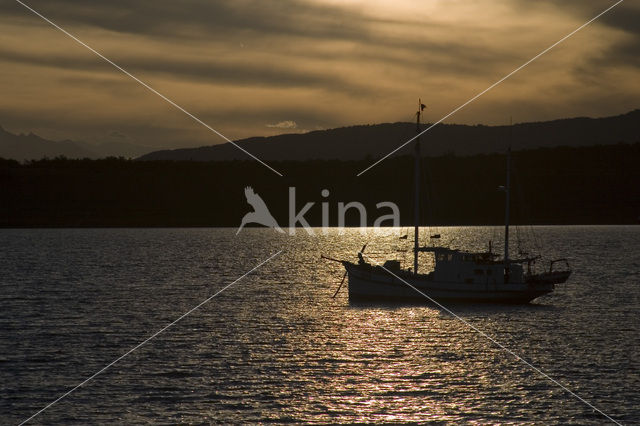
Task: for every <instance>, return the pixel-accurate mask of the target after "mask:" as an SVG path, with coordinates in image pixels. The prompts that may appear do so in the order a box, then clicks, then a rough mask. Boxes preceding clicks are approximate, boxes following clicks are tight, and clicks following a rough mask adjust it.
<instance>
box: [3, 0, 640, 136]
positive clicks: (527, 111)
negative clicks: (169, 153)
mask: <svg viewBox="0 0 640 426" xmlns="http://www.w3.org/2000/svg"><path fill="white" fill-rule="evenodd" d="M627 3H629V4H627ZM29 4H30V5H31V6H32V7H34V8H35V9H36V10H38V11H40V12H42V13H43V14H44V15H45V16H47V17H48V18H50V19H52V20H53V21H54V22H56V23H58V24H60V25H61V26H62V27H63V28H65V29H67V30H68V31H70V32H71V33H72V34H74V35H77V36H78V37H79V38H80V39H82V40H83V41H85V42H87V43H88V44H89V45H90V46H92V47H94V48H96V49H97V50H98V51H100V52H101V53H103V54H104V55H105V56H107V57H108V58H110V59H112V60H113V61H115V62H116V63H118V64H119V65H121V66H122V67H124V68H125V69H127V70H128V71H130V72H131V73H133V74H134V75H136V76H137V77H139V78H140V79H142V80H143V81H145V82H147V83H148V84H150V85H151V86H152V87H154V88H155V89H157V90H159V91H160V92H161V93H163V94H164V95H166V96H167V97H169V98H170V99H172V100H173V101H175V102H176V103H178V104H179V105H181V106H182V107H184V108H185V109H186V110H188V111H190V112H192V113H194V114H195V115H196V116H197V117H199V118H200V119H202V120H203V121H205V122H206V123H208V124H210V125H211V126H212V127H214V128H215V129H217V130H219V131H220V132H221V133H223V134H224V135H225V136H227V137H229V138H231V139H240V138H244V137H249V136H257V135H264V134H272V133H273V132H277V131H278V130H279V129H293V128H295V129H297V130H296V131H300V130H301V129H314V128H332V127H339V126H345V125H352V124H370V123H379V122H393V121H409V120H411V117H412V113H413V109H414V105H415V102H416V101H417V98H418V97H421V98H422V99H423V100H426V103H428V104H429V106H430V109H429V111H428V114H427V115H426V116H425V120H427V121H435V120H437V119H439V118H440V117H442V116H444V115H445V114H447V113H448V112H450V111H451V110H453V109H454V108H456V107H457V106H459V105H460V104H462V103H464V102H465V101H466V100H468V99H469V98H471V97H472V96H474V95H475V94H477V93H478V92H479V91H481V90H483V89H484V88H486V87H488V86H489V85H490V84H492V83H493V82H495V81H497V80H498V79H499V78H501V77H503V76H504V75H505V74H507V73H508V72H510V71H512V70H513V69H515V68H516V67H517V66H519V65H521V64H522V63H524V62H525V61H526V60H528V59H530V58H531V57H533V56H534V55H535V54H537V53H538V52H540V51H541V50H542V49H543V48H545V47H547V46H549V45H550V44H552V43H553V42H555V41H557V40H558V39H559V38H560V37H562V36H564V35H566V34H567V33H569V32H570V31H571V30H573V29H575V28H576V27H577V26H579V25H581V24H582V23H584V22H585V21H586V20H588V19H590V18H591V17H593V16H595V15H596V14H597V13H598V12H600V11H601V10H604V9H605V8H606V7H607V6H609V5H611V4H612V3H611V2H609V1H604V0H603V1H602V2H599V1H598V2H584V1H578V0H567V1H566V2H557V1H555V0H554V1H551V0H541V1H540V2H533V3H532V2H525V1H524V0H513V1H512V0H489V1H488V2H483V3H482V4H478V3H477V2H471V1H464V0H451V1H447V2H419V3H417V2H414V1H411V0H397V1H396V2H394V4H393V5H390V4H387V3H385V2H371V1H366V0H350V1H348V2H347V1H337V0H280V1H278V2H264V1H258V0H234V1H222V0H221V1H215V2H211V1H205V0H185V1H181V2H175V1H169V0H157V1H155V2H153V5H152V7H149V4H150V3H148V2H142V1H130V0H126V1H125V0H111V1H109V2H86V1H80V0H46V1H45V0H31V2H30V3H29ZM639 10H640V8H638V7H637V6H635V5H631V3H630V2H624V3H623V4H621V5H620V6H618V7H616V8H614V9H613V10H612V11H611V12H609V13H608V14H607V15H605V16H603V17H602V18H601V19H600V20H599V21H596V22H594V23H593V24H592V25H590V26H588V27H587V28H585V29H584V30H582V31H581V32H580V33H578V34H576V35H575V36H573V37H571V38H570V39H568V40H567V41H566V42H564V43H562V44H561V45H559V46H557V47H556V48H555V49H553V50H552V51H550V52H549V53H547V54H545V55H544V56H543V57H541V58H540V59H539V60H537V61H536V62H534V63H532V64H531V65H529V66H527V67H526V68H525V69H523V70H522V71H520V72H519V73H517V74H516V75H514V76H513V77H512V78H510V79H509V80H507V81H506V82H505V83H503V84H501V85H500V86H498V87H496V88H495V89H493V90H492V91H491V92H488V93H487V94H486V95H484V96H483V97H482V98H480V99H478V100H477V101H476V102H474V103H473V104H471V105H469V106H468V107H466V108H464V109H463V110H461V111H460V112H459V113H457V114H455V115H454V116H453V117H452V118H450V119H448V120H447V122H461V123H474V124H475V123H479V122H482V123H486V124H492V123H502V122H503V121H504V117H508V116H510V115H514V119H517V120H518V121H529V120H531V121H535V120H543V119H550V118H558V117H563V116H576V115H596V116H598V115H599V116H603V115H612V114H616V113H621V112H625V111H626V110H630V109H634V108H637V107H638V105H637V100H638V99H639V98H640V87H638V84H637V83H635V82H636V81H637V78H634V72H636V73H637V68H638V67H639V66H640V63H639V62H638V59H637V58H639V57H640V53H639V52H640V44H639V43H638V37H637V32H638V28H637V27H638V26H639V25H640V24H638V23H639V22H640V20H639V19H636V18H637V16H638V11H639ZM0 32H2V35H3V37H2V38H1V39H0V93H2V94H3V96H2V97H0V124H3V125H5V126H7V127H9V128H12V129H14V130H17V131H23V132H28V131H36V132H37V133H40V134H42V135H43V136H45V137H47V136H50V137H54V136H55V137H56V138H67V137H68V138H78V139H84V140H91V139H92V138H93V139H96V138H98V137H102V136H104V135H105V134H106V133H108V132H109V131H110V130H112V129H114V128H118V129H122V131H123V132H125V134H126V135H128V136H129V137H131V138H134V139H135V140H138V141H140V142H141V143H146V144H153V145H165V146H175V147H182V146H194V145H206V144H213V143H220V142H222V140H221V139H220V138H218V137H216V136H215V135H212V134H211V133H210V132H209V131H207V130H206V129H204V128H201V127H200V126H199V125H198V124H197V123H194V122H193V121H192V120H191V119H189V118H188V117H186V116H185V115H184V114H182V113H181V112H179V111H177V110H176V109H174V108H172V107H171V106H169V105H168V104H167V103H166V102H164V101H163V100H162V99H160V98H159V97H157V96H155V95H153V94H151V93H150V92H149V91H147V90H146V89H144V88H143V87H141V86H140V85H138V84H137V83H136V82H134V81H133V80H131V79H130V78H128V77H126V76H124V75H123V74H122V73H120V72H118V71H117V70H115V69H114V68H113V67H112V66H110V65H108V64H106V63H105V62H104V61H102V60H101V59H100V58H98V57H96V56H95V55H94V54H92V53H91V52H89V51H88V50H87V49H85V48H84V47H82V46H80V45H78V44H77V43H75V42H74V41H72V40H71V39H69V38H68V37H66V36H65V35H64V34H62V33H61V32H59V31H58V30H56V29H54V28H53V27H51V26H50V25H48V24H46V23H45V22H43V21H42V20H41V19H40V18H38V17H36V16H34V15H33V14H32V13H31V12H29V11H28V10H26V9H25V8H23V7H22V6H20V5H19V4H18V3H15V2H2V3H0ZM609 82H616V84H611V83H609ZM514 112H515V114H514ZM282 117H294V118H295V125H296V127H286V126H287V125H289V124H285V123H288V122H287V121H281V120H282ZM264 123H269V124H266V125H265V124H264Z"/></svg>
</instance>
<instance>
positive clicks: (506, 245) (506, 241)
mask: <svg viewBox="0 0 640 426" xmlns="http://www.w3.org/2000/svg"><path fill="white" fill-rule="evenodd" d="M510 121H511V120H510ZM512 126H513V123H510V125H509V147H508V148H507V182H506V186H505V193H506V196H505V203H504V282H505V283H507V282H509V199H510V196H511V127H512Z"/></svg>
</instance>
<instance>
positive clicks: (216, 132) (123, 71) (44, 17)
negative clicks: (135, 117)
mask: <svg viewBox="0 0 640 426" xmlns="http://www.w3.org/2000/svg"><path fill="white" fill-rule="evenodd" d="M16 2H17V3H19V4H21V5H22V6H24V7H25V8H26V9H28V10H30V11H31V12H33V13H34V14H35V15H37V16H39V17H40V18H42V19H43V20H44V21H45V22H47V23H49V24H51V25H52V26H53V27H54V28H57V29H58V30H60V31H62V32H63V33H64V34H65V35H67V36H68V37H70V38H71V39H72V40H74V41H75V42H77V43H78V44H80V45H82V46H84V47H86V48H87V49H89V50H90V51H91V52H93V53H94V54H96V55H97V56H98V57H100V58H101V59H103V60H104V61H106V62H107V63H109V64H111V65H112V66H113V67H114V68H116V69H117V70H118V71H120V72H122V73H123V74H125V75H127V76H128V77H130V78H132V79H133V80H134V81H136V82H137V83H139V84H140V85H142V86H143V87H144V88H146V89H147V90H149V91H150V92H152V93H154V94H156V95H158V96H159V97H160V98H162V99H163V100H164V101H165V102H167V103H168V104H170V105H171V106H173V107H175V108H176V109H178V110H179V111H181V112H183V113H184V114H186V115H187V116H189V117H190V118H192V119H193V120H194V121H195V122H197V123H198V124H201V125H202V126H204V127H206V128H207V129H208V130H210V131H211V132H213V133H215V134H216V135H218V136H219V137H221V138H222V139H224V140H225V141H227V142H229V143H230V144H231V145H233V146H235V147H236V148H238V149H239V150H240V151H242V152H244V153H245V154H247V155H248V156H249V157H251V158H253V159H254V160H256V161H257V162H258V163H260V164H262V165H263V166H265V167H266V168H268V169H269V170H271V171H272V172H274V173H275V174H277V175H278V176H280V177H283V176H284V175H283V174H282V173H280V172H279V171H277V170H276V169H274V168H273V167H271V166H270V165H268V164H267V163H265V162H264V161H262V160H261V159H259V158H258V157H256V156H255V155H253V154H252V153H250V152H249V151H247V150H246V149H244V148H242V147H241V146H240V145H238V144H237V143H235V142H234V141H232V140H231V139H229V138H228V137H226V136H225V135H223V134H222V133H220V132H219V131H217V130H216V129H214V128H213V127H211V126H210V125H208V124H207V123H205V122H204V121H202V120H201V119H199V118H198V117H196V116H195V115H194V114H192V113H190V112H189V111H187V110H186V109H184V108H183V107H181V106H180V105H178V104H177V103H175V102H174V101H172V100H171V99H169V98H168V97H167V96H165V95H163V94H162V93H160V92H159V91H157V90H156V89H154V88H153V87H151V86H149V85H148V84H147V83H145V82H144V81H142V80H140V79H139V78H138V77H136V76H135V75H133V74H131V73H130V72H129V71H127V70H125V69H124V68H122V67H121V66H120V65H118V64H116V63H115V62H113V61H112V60H111V59H109V58H107V57H106V56H104V55H103V54H102V53H100V52H98V51H97V50H95V49H94V48H93V47H91V46H89V45H88V44H86V43H85V42H83V41H82V40H80V39H79V38H78V37H76V36H74V35H73V34H71V33H70V32H68V31H67V30H65V29H64V28H62V27H61V26H59V25H58V24H56V23H55V22H53V21H51V20H50V19H49V18H47V17H46V16H44V15H42V14H41V13H39V12H38V11H36V10H35V9H33V8H32V7H30V6H29V5H27V4H25V3H23V2H22V1H20V0H16Z"/></svg>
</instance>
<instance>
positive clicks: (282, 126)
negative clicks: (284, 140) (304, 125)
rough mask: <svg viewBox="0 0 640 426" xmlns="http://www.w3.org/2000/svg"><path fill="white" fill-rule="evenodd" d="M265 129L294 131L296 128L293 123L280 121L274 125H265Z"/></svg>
mask: <svg viewBox="0 0 640 426" xmlns="http://www.w3.org/2000/svg"><path fill="white" fill-rule="evenodd" d="M267 127H271V128H275V129H295V128H296V127H298V125H297V124H296V122H295V121H291V120H286V121H281V122H279V123H276V124H267Z"/></svg>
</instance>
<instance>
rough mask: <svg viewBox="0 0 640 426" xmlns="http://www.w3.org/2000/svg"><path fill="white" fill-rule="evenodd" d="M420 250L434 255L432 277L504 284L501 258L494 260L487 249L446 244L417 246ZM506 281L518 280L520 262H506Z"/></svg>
mask: <svg viewBox="0 0 640 426" xmlns="http://www.w3.org/2000/svg"><path fill="white" fill-rule="evenodd" d="M420 251H421V252H432V253H433V254H434V257H435V268H434V270H433V272H432V274H433V275H432V277H433V280H435V281H443V282H464V283H467V284H474V283H477V284H489V283H495V284H498V283H504V279H505V267H504V261H497V260H495V258H496V257H497V255H495V254H493V253H491V252H483V253H471V252H464V251H460V250H454V249H449V248H446V247H421V248H420ZM508 275H509V282H512V283H522V282H523V281H524V273H523V268H522V265H520V264H518V263H509V274H508Z"/></svg>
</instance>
